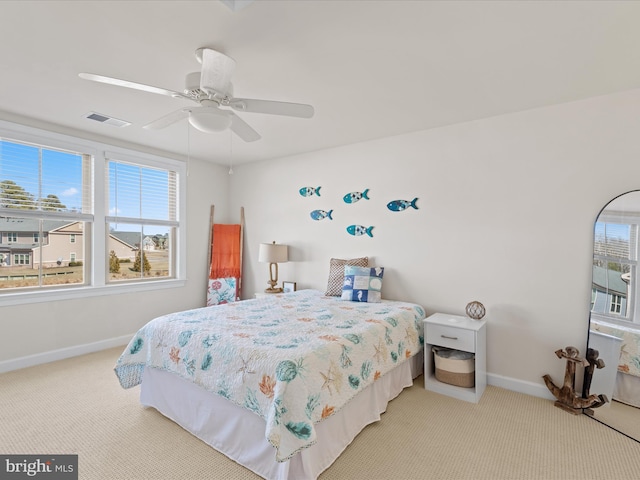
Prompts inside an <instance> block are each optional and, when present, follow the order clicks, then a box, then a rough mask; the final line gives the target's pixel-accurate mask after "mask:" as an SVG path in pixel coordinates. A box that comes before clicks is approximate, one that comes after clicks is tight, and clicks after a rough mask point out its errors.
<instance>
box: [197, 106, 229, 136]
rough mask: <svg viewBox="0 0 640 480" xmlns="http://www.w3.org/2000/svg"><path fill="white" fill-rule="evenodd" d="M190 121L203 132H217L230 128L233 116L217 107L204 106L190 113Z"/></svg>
mask: <svg viewBox="0 0 640 480" xmlns="http://www.w3.org/2000/svg"><path fill="white" fill-rule="evenodd" d="M189 122H190V123H191V125H193V126H194V127H195V128H197V129H198V130H200V131H201V132H204V133H215V132H222V131H224V130H226V129H227V128H229V126H230V125H231V117H230V116H229V115H227V114H226V113H225V112H224V111H223V110H218V109H217V108H215V107H204V108H198V109H194V110H193V111H192V112H191V115H189Z"/></svg>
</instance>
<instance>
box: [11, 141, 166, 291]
mask: <svg viewBox="0 0 640 480" xmlns="http://www.w3.org/2000/svg"><path fill="white" fill-rule="evenodd" d="M93 168H94V165H93V159H92V157H91V155H89V154H86V153H83V152H72V151H65V150H60V149H56V148H49V147H46V146H42V145H35V144H30V143H26V142H20V141H15V140H12V139H4V138H0V292H1V291H3V290H4V291H7V290H16V289H33V288H47V287H50V286H62V285H87V284H88V283H89V279H90V278H91V275H90V272H91V268H92V266H93V265H94V264H95V262H102V261H104V263H105V264H108V269H107V278H106V279H105V281H104V282H103V283H109V282H123V281H141V280H144V281H147V280H152V279H161V278H175V260H174V258H175V255H174V252H173V244H174V240H173V239H174V238H175V236H176V228H177V225H178V222H177V214H176V190H177V188H176V173H175V172H173V171H170V170H167V169H162V168H151V167H149V166H146V165H137V164H134V163H131V162H126V161H122V160H120V159H109V160H108V161H107V162H106V168H107V171H106V172H105V175H104V176H103V178H105V183H106V185H105V191H106V196H107V198H106V199H105V203H106V204H107V205H108V209H109V210H108V213H106V216H105V217H103V218H102V219H101V220H100V221H104V222H105V226H106V239H105V250H106V251H104V252H93V254H92V256H88V255H87V252H91V251H92V249H91V248H90V247H91V245H92V243H91V240H92V239H91V235H92V232H93V226H94V222H95V221H98V219H97V218H95V217H94V205H93V202H94V198H93V197H94V193H93V192H94V191H95V186H94V185H93V181H94V180H93V179H94V177H95V175H94V174H93ZM98 201H99V200H98ZM100 256H102V259H103V260H101V259H100Z"/></svg>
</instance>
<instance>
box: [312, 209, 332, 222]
mask: <svg viewBox="0 0 640 480" xmlns="http://www.w3.org/2000/svg"><path fill="white" fill-rule="evenodd" d="M332 213H333V210H329V211H328V212H325V211H324V210H314V211H313V212H311V213H310V215H311V218H313V219H314V220H323V219H325V218H328V219H329V220H333V218H332V217H331V214H332Z"/></svg>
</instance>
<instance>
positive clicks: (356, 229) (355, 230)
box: [347, 225, 373, 238]
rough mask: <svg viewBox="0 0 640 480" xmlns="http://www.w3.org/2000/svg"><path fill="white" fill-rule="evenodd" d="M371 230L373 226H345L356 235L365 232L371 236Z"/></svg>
mask: <svg viewBox="0 0 640 480" xmlns="http://www.w3.org/2000/svg"><path fill="white" fill-rule="evenodd" d="M371 230H373V226H371V227H365V226H364V225H349V226H348V227H347V232H348V233H349V234H351V235H354V236H356V237H359V236H360V235H364V234H365V233H366V234H367V235H369V236H370V237H371V238H373V233H371Z"/></svg>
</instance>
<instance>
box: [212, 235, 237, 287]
mask: <svg viewBox="0 0 640 480" xmlns="http://www.w3.org/2000/svg"><path fill="white" fill-rule="evenodd" d="M240 228H241V226H240V225H222V224H214V225H213V232H212V236H211V238H212V241H211V270H210V271H209V278H211V279H214V278H227V277H234V278H239V277H240V260H241V251H240V248H241V242H242V239H241V230H240ZM214 247H215V248H214Z"/></svg>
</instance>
